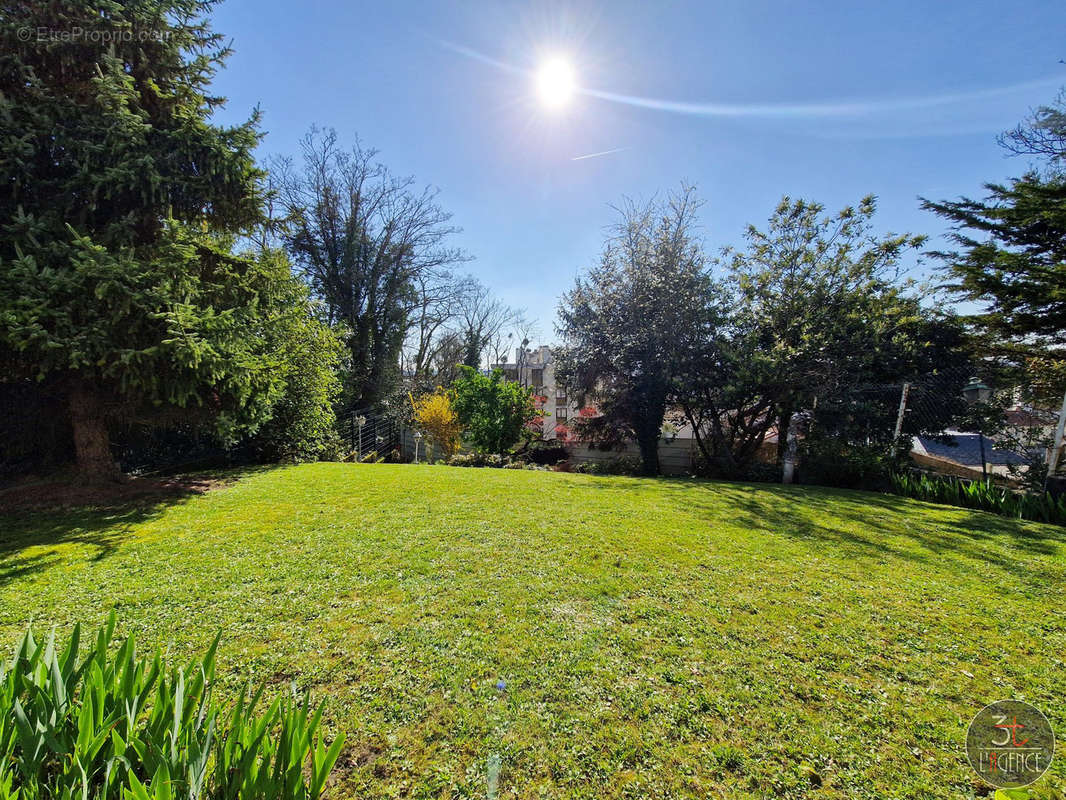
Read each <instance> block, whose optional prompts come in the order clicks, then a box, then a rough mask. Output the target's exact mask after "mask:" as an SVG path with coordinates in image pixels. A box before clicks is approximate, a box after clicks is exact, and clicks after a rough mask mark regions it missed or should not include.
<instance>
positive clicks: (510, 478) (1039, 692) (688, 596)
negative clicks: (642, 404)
mask: <svg viewBox="0 0 1066 800" xmlns="http://www.w3.org/2000/svg"><path fill="white" fill-rule="evenodd" d="M3 525H4V532H3V535H2V543H0V639H2V641H5V642H7V643H8V645H9V646H10V645H12V644H13V643H14V641H15V639H16V638H17V636H18V633H19V632H20V631H21V629H22V627H23V626H24V625H25V624H26V622H28V621H30V620H34V621H35V623H36V624H37V625H48V626H50V625H53V624H54V625H59V626H60V627H63V628H65V627H67V626H69V625H71V624H72V623H73V622H75V621H79V620H80V621H83V622H87V623H90V624H93V623H96V622H98V621H100V620H102V619H103V618H104V617H105V616H106V614H107V613H108V611H109V610H110V609H111V608H117V610H118V613H119V617H120V620H121V629H122V631H123V632H124V631H135V632H137V634H138V636H139V640H140V641H141V642H143V643H145V644H150V645H156V644H158V645H160V646H162V647H164V648H167V649H169V650H170V651H171V652H172V653H173V654H174V655H175V656H180V657H181V658H182V659H183V660H184V659H185V658H186V657H188V656H190V655H191V654H192V653H193V652H194V651H196V650H202V649H203V648H205V647H206V646H207V644H208V642H209V641H210V639H211V638H212V636H213V635H214V633H215V631H216V630H218V629H219V628H221V629H222V630H223V642H222V646H221V649H220V654H219V656H220V670H221V672H222V673H223V675H224V676H225V685H224V687H223V691H227V692H233V691H236V690H237V689H238V688H239V687H240V686H241V685H242V684H243V683H244V682H246V681H248V680H252V681H264V680H265V681H267V682H268V683H269V684H271V685H272V686H274V687H276V689H275V690H276V691H282V690H284V689H285V687H286V686H287V685H288V684H289V683H295V684H297V685H298V686H299V687H300V688H301V689H303V688H304V687H308V686H309V687H311V689H312V691H313V692H314V693H315V695H316V696H319V697H322V698H325V699H326V700H327V702H328V704H329V723H330V725H331V726H333V729H334V730H343V731H345V733H346V734H347V736H348V747H347V749H346V751H345V752H344V754H343V755H342V757H341V761H340V763H339V765H338V770H337V774H336V776H335V781H336V783H335V786H334V794H335V796H341V797H347V796H351V797H396V796H399V797H427V798H428V797H484V796H485V794H486V773H487V771H488V769H489V767H490V765H493V764H496V763H498V764H499V768H500V774H499V791H500V796H501V797H503V796H517V797H588V798H593V797H597V798H598V797H688V796H692V797H705V796H726V797H766V796H787V797H827V798H828V797H840V798H843V797H871V798H872V797H915V798H918V797H960V796H963V797H965V796H983V795H985V794H987V793H988V792H987V791H986V788H985V787H982V786H981V785H980V784H979V783H978V782H977V781H976V778H975V777H974V776H973V775H972V773H971V772H970V770H969V767H968V766H967V764H966V759H965V754H964V751H963V742H964V738H965V730H966V725H967V724H968V722H969V720H970V719H971V718H972V716H973V715H974V714H975V713H976V712H977V711H978V710H979V709H980V708H981V707H982V706H984V705H985V704H986V703H988V702H990V701H992V700H997V699H1001V698H1005V697H1018V698H1024V699H1026V700H1028V701H1030V702H1032V703H1034V704H1036V705H1038V706H1039V707H1041V708H1042V709H1043V710H1044V711H1045V713H1046V714H1047V715H1048V717H1049V718H1050V719H1051V721H1052V724H1053V725H1054V727H1055V730H1056V733H1057V734H1058V736H1059V737H1060V738H1062V737H1066V706H1064V703H1063V697H1064V696H1066V664H1064V661H1063V660H1064V659H1066V617H1064V613H1063V610H1062V605H1063V604H1062V598H1063V595H1064V589H1066V538H1064V537H1066V532H1064V531H1063V529H1061V528H1055V527H1051V526H1043V525H1038V524H1035V523H1019V522H1015V521H1012V520H1006V519H1003V518H999V517H995V516H991V515H988V514H983V513H978V512H970V511H966V510H962V509H956V508H948V507H944V506H933V505H928V504H924V503H919V502H915V501H910V500H904V499H901V498H896V497H889V496H881V495H872V494H866V493H861V492H847V491H834V490H824V489H814V488H810V487H794V488H793V487H788V488H786V487H767V486H756V485H743V484H730V483H707V482H698V481H686V480H643V479H630V478H597V477H592V476H583V475H570V474H561V473H544V472H525V471H503V470H475V469H457V468H447V467H429V466H422V467H417V466H399V465H398V466H390V465H349V464H317V465H306V466H300V467H292V468H287V469H279V470H275V471H271V472H262V473H257V474H252V475H249V476H246V477H245V478H244V479H243V480H242V481H241V482H239V483H238V484H236V485H234V486H231V487H229V488H225V489H220V490H217V491H214V492H211V493H209V494H207V495H204V496H200V497H194V498H192V499H188V500H186V501H183V502H181V503H178V504H175V505H172V506H154V507H152V508H151V509H148V510H144V509H134V510H129V509H127V510H122V509H110V510H100V511H91V510H70V511H60V512H50V513H43V512H35V513H22V514H18V515H14V516H12V515H9V516H8V517H7V518H6V519H5V520H4V523H3ZM501 678H502V679H504V680H505V681H506V682H507V688H506V690H505V691H503V692H502V693H501V692H499V691H497V689H496V688H495V684H496V682H497V681H498V680H499V679H501ZM1064 776H1066V764H1064V759H1062V758H1061V757H1060V758H1059V759H1057V760H1056V763H1055V765H1054V766H1053V767H1052V773H1051V775H1050V776H1049V778H1046V779H1045V784H1049V785H1061V784H1062V783H1063V782H1064Z"/></svg>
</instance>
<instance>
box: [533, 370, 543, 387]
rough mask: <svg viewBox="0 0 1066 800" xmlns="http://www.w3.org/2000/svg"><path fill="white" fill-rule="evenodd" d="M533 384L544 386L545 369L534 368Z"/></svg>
mask: <svg viewBox="0 0 1066 800" xmlns="http://www.w3.org/2000/svg"><path fill="white" fill-rule="evenodd" d="M533 385H534V386H543V385H544V370H543V369H535V370H533Z"/></svg>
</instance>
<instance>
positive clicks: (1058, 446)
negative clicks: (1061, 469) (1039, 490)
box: [1044, 394, 1066, 492]
mask: <svg viewBox="0 0 1066 800" xmlns="http://www.w3.org/2000/svg"><path fill="white" fill-rule="evenodd" d="M1064 430H1066V394H1064V395H1063V396H1062V410H1060V411H1059V424H1058V425H1056V426H1055V443H1054V444H1053V445H1052V446H1051V450H1050V452H1048V454H1047V474H1046V475H1045V476H1044V491H1045V492H1046V491H1047V482H1048V479H1049V478H1051V476H1052V475H1054V474H1055V470H1056V469H1057V468H1058V466H1059V452H1060V451H1061V450H1062V437H1063V433H1064Z"/></svg>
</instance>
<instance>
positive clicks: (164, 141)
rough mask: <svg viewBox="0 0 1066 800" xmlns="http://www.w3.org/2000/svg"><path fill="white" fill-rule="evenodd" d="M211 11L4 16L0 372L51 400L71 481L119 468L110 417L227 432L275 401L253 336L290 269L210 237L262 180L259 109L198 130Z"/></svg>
mask: <svg viewBox="0 0 1066 800" xmlns="http://www.w3.org/2000/svg"><path fill="white" fill-rule="evenodd" d="M213 5H214V3H213V2H211V1H210V0H139V1H138V2H136V3H125V2H123V3H120V2H106V1H105V2H92V3H90V2H68V3H61V4H60V3H48V2H25V3H14V4H10V3H9V4H5V7H4V12H3V14H2V15H0V41H2V42H3V47H2V50H0V366H2V367H3V372H4V373H5V374H7V375H9V376H11V377H15V378H18V377H26V376H28V377H32V378H34V379H35V380H37V381H40V382H42V383H44V384H47V385H49V387H51V388H52V389H53V390H54V391H58V392H62V394H63V395H65V397H66V398H67V407H68V409H69V414H70V419H71V423H72V426H73V431H74V439H75V449H76V456H77V463H78V467H79V471H80V473H81V474H82V476H83V477H85V478H94V479H99V478H105V477H113V476H115V475H116V474H117V468H116V465H115V464H114V461H113V459H112V456H111V453H110V450H109V435H108V421H109V418H113V417H115V416H116V415H122V416H125V417H128V416H129V415H131V414H141V413H148V414H154V413H161V412H162V411H163V410H171V411H172V410H173V409H174V408H184V409H187V410H188V411H189V412H190V413H191V414H193V415H195V416H197V417H200V418H208V419H211V420H213V421H215V422H216V423H217V424H218V426H219V427H220V429H221V430H222V432H223V433H228V434H231V435H232V434H235V433H236V432H237V431H239V430H240V429H241V428H242V426H248V425H251V426H254V425H256V424H257V423H258V422H259V421H261V420H263V419H264V418H265V417H266V415H267V414H268V413H269V407H270V404H271V402H272V401H273V399H274V398H275V397H276V396H277V395H278V394H279V392H280V391H281V386H280V383H279V379H278V377H277V376H276V372H277V364H276V363H275V362H276V359H275V358H273V357H271V356H269V355H268V350H267V347H268V339H269V337H267V336H265V335H264V332H265V328H266V327H267V326H269V324H270V317H271V315H272V314H274V313H276V312H278V311H279V310H278V308H277V306H274V307H273V310H271V309H272V306H271V303H272V302H273V301H272V300H271V298H272V297H280V296H281V295H282V294H284V292H283V291H281V290H282V288H283V287H284V286H285V285H286V282H287V280H288V276H287V275H282V274H280V273H279V271H278V269H277V267H276V265H274V264H271V263H260V262H258V261H257V260H255V259H250V258H242V257H237V256H234V255H233V254H232V251H231V248H230V246H229V244H228V242H227V240H226V234H230V233H236V232H240V231H244V230H247V229H249V228H250V227H251V226H253V225H255V224H256V223H258V222H259V221H260V220H261V206H262V203H261V196H260V190H259V187H260V182H261V177H262V173H261V172H260V171H259V170H258V169H257V168H256V167H255V165H254V161H253V155H252V153H253V149H254V148H255V146H256V144H257V142H258V137H259V134H258V133H257V128H256V124H257V119H256V116H255V115H253V116H252V118H251V119H249V120H248V121H247V122H245V123H244V124H242V125H237V126H233V127H225V126H219V125H215V124H212V123H211V121H210V118H211V114H212V112H213V111H214V110H215V109H217V108H218V107H219V106H220V104H221V103H222V102H223V100H222V99H221V98H218V97H214V96H211V95H210V94H208V84H209V83H210V80H211V77H212V75H213V74H214V72H215V70H216V69H217V68H218V67H219V66H220V65H221V64H222V62H223V61H224V59H225V57H226V55H227V53H228V50H227V48H225V47H224V46H223V44H222V41H221V39H220V36H219V34H216V33H213V32H212V31H211V29H210V26H209V23H208V22H207V20H206V14H207V13H208V12H209V11H210V9H211V7H212V6H213ZM27 31H28V32H30V36H29V37H27V36H26V32H27Z"/></svg>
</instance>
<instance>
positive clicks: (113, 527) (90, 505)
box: [0, 465, 279, 587]
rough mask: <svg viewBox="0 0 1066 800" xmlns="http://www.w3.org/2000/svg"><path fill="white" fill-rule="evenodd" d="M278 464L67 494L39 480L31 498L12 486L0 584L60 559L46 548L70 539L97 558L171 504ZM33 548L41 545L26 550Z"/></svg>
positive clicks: (1, 538) (1, 536) (1, 507)
mask: <svg viewBox="0 0 1066 800" xmlns="http://www.w3.org/2000/svg"><path fill="white" fill-rule="evenodd" d="M278 466H279V465H267V466H255V467H248V468H242V469H231V470H218V471H216V472H211V473H197V474H196V475H188V476H180V477H176V478H170V479H166V480H163V481H144V480H143V479H141V480H140V482H136V481H133V482H130V483H127V484H116V485H115V487H114V488H105V489H103V490H100V489H95V490H93V491H92V493H91V494H86V493H85V492H83V491H82V490H81V489H80V488H78V489H77V490H75V491H73V492H66V493H65V492H64V489H65V488H66V487H65V485H63V484H53V485H47V484H46V485H36V486H34V487H33V489H34V493H33V495H31V496H30V497H29V502H25V501H26V498H25V497H19V498H12V497H11V496H10V494H9V492H11V491H12V490H8V491H7V492H4V493H3V495H0V513H2V514H3V529H2V530H0V587H2V586H4V585H6V584H7V583H9V582H11V581H15V580H20V579H23V578H26V577H28V576H30V575H33V574H35V573H40V572H43V571H45V570H47V569H48V568H50V567H51V566H53V565H55V564H56V563H58V562H59V561H60V560H62V558H63V555H62V554H61V553H60V552H57V551H56V550H55V549H46V548H56V547H59V546H61V545H67V544H72V545H79V546H83V547H88V548H90V549H91V550H92V551H93V555H92V556H91V558H92V559H93V560H97V561H98V560H100V559H103V558H106V557H107V556H109V555H111V554H112V553H114V551H115V550H116V549H117V548H118V546H119V545H120V544H121V543H122V542H123V541H124V540H125V539H127V538H128V537H129V536H130V534H131V533H132V532H133V530H134V529H135V528H136V527H137V526H138V525H141V524H142V523H145V522H148V521H149V520H152V519H156V518H158V517H160V516H162V515H163V514H164V513H165V512H166V511H167V509H169V508H171V507H173V506H176V505H180V504H183V503H186V502H188V501H189V500H190V499H192V498H193V497H197V496H199V495H201V494H205V493H206V492H208V491H211V490H212V489H217V488H221V487H224V486H229V485H231V484H233V483H236V482H237V481H240V480H242V479H244V478H247V477H249V476H250V475H254V474H257V473H261V472H267V471H270V470H273V469H276V468H277V467H278ZM131 486H132V489H131ZM49 490H51V491H52V492H53V495H54V502H52V503H49V502H48V495H47V492H48V491H49ZM5 495H6V496H7V497H6V498H5V497H4V496H5ZM5 499H6V501H7V502H6V503H3V501H4V500H5ZM19 501H22V502H19ZM27 505H28V506H29V507H25V506H27ZM49 506H51V507H49ZM31 548H41V550H40V551H39V552H34V553H31V554H28V555H27V554H25V551H26V550H28V549H31Z"/></svg>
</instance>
